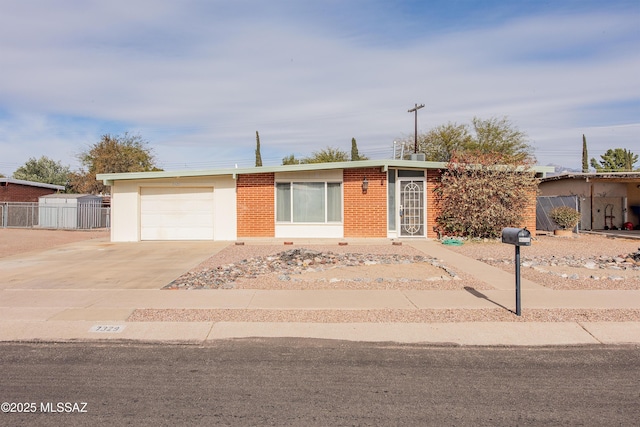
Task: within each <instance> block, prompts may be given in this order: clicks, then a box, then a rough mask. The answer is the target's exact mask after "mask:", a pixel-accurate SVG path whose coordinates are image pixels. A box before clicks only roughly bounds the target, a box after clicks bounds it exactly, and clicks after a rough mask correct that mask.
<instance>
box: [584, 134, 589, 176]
mask: <svg viewBox="0 0 640 427" xmlns="http://www.w3.org/2000/svg"><path fill="white" fill-rule="evenodd" d="M588 172H589V153H588V152H587V137H585V136H584V134H582V173H588Z"/></svg>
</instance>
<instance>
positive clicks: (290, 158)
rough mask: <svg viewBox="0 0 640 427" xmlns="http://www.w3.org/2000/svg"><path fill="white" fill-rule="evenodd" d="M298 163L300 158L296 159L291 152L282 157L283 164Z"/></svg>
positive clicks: (300, 161)
mask: <svg viewBox="0 0 640 427" xmlns="http://www.w3.org/2000/svg"><path fill="white" fill-rule="evenodd" d="M300 163H302V160H300V159H296V156H294V155H293V154H289V155H288V156H286V157H284V158H283V159H282V164H283V165H299V164H300Z"/></svg>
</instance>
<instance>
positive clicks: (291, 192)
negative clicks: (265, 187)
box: [274, 179, 344, 225]
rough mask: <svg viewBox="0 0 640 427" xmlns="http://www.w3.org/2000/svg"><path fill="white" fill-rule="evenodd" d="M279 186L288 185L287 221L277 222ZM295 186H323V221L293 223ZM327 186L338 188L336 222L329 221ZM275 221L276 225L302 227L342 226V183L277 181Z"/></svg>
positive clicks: (313, 180)
mask: <svg viewBox="0 0 640 427" xmlns="http://www.w3.org/2000/svg"><path fill="white" fill-rule="evenodd" d="M279 184H288V185H289V197H290V199H289V209H290V211H289V215H288V217H289V220H286V221H279V220H278V185H279ZM295 184H323V185H324V195H323V197H324V220H323V221H294V210H295V206H294V186H295ZM329 184H337V185H339V187H340V199H339V200H340V209H339V210H340V219H339V220H338V221H329V218H328V216H329V199H328V196H329ZM274 191H275V201H274V202H275V220H276V224H278V225H286V224H292V225H303V224H315V225H323V224H327V225H342V224H343V222H344V186H343V185H342V181H337V180H318V179H292V180H277V181H276V182H275V188H274Z"/></svg>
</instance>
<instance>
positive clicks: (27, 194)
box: [0, 181, 58, 202]
mask: <svg viewBox="0 0 640 427" xmlns="http://www.w3.org/2000/svg"><path fill="white" fill-rule="evenodd" d="M57 192H58V190H55V189H53V188H44V187H36V186H31V185H24V184H18V183H14V182H6V181H5V182H1V183H0V202H37V201H38V198H39V197H42V196H46V195H47V194H55V193H57Z"/></svg>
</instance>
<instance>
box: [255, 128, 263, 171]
mask: <svg viewBox="0 0 640 427" xmlns="http://www.w3.org/2000/svg"><path fill="white" fill-rule="evenodd" d="M260 166H262V155H260V135H259V134H258V131H256V167H260Z"/></svg>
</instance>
